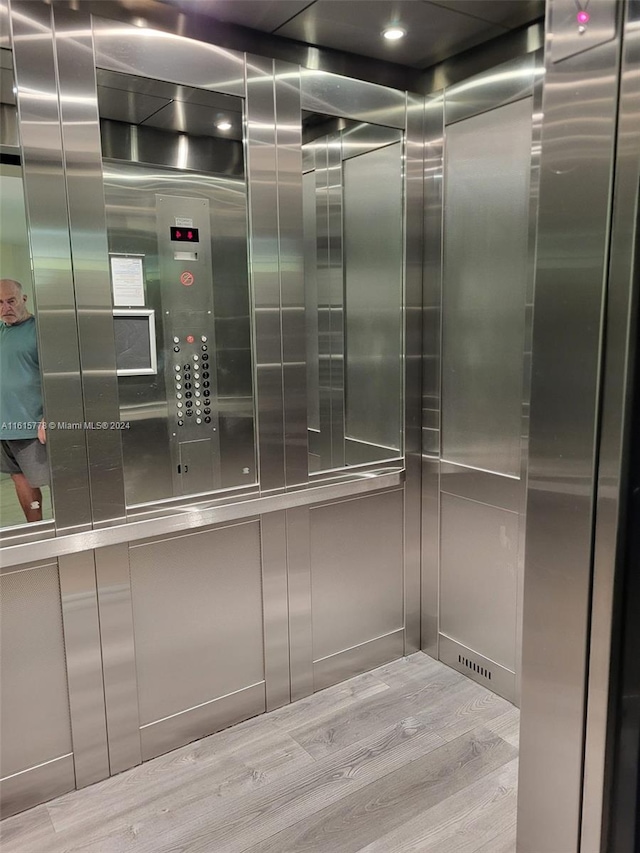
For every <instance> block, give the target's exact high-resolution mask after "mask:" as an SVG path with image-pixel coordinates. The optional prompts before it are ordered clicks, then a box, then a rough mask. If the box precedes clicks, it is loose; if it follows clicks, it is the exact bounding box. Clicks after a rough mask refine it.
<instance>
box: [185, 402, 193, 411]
mask: <svg viewBox="0 0 640 853" xmlns="http://www.w3.org/2000/svg"><path fill="white" fill-rule="evenodd" d="M186 405H187V409H190V408H191V406H193V401H192V400H187V404H186Z"/></svg>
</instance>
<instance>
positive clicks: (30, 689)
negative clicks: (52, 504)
mask: <svg viewBox="0 0 640 853" xmlns="http://www.w3.org/2000/svg"><path fill="white" fill-rule="evenodd" d="M0 616H1V619H0V638H1V640H2V642H1V643H0V664H1V669H2V691H1V692H0V721H1V727H0V776H2V777H3V778H4V777H7V776H12V775H14V774H16V773H19V772H21V771H24V770H27V769H28V768H30V767H35V766H36V765H38V764H45V763H46V762H49V761H53V760H54V759H57V758H60V757H61V756H63V755H67V754H68V753H70V752H71V751H72V746H71V722H70V718H69V694H68V690H67V673H66V669H65V648H64V636H63V631H62V606H61V602H60V583H59V580H58V567H57V565H56V564H55V563H51V564H49V565H46V564H45V565H38V566H36V567H34V568H30V569H27V570H23V571H18V572H14V573H12V574H6V575H3V576H2V577H0Z"/></svg>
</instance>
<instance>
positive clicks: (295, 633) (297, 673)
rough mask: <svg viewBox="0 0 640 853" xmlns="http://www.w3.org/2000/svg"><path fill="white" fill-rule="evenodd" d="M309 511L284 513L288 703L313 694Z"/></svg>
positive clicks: (301, 508) (297, 509) (292, 510)
mask: <svg viewBox="0 0 640 853" xmlns="http://www.w3.org/2000/svg"><path fill="white" fill-rule="evenodd" d="M309 523H310V519H309V507H298V508H296V509H290V510H287V588H288V593H289V645H290V650H289V655H290V664H289V668H290V671H291V701H292V702H295V701H296V700H297V699H302V698H303V697H304V696H308V695H309V694H310V693H313V636H312V630H311V554H310V550H309V546H310V530H309Z"/></svg>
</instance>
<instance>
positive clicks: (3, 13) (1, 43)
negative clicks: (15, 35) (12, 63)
mask: <svg viewBox="0 0 640 853" xmlns="http://www.w3.org/2000/svg"><path fill="white" fill-rule="evenodd" d="M10 30H11V26H10V24H9V0H0V47H2V48H3V49H4V48H8V47H10V46H11V33H10Z"/></svg>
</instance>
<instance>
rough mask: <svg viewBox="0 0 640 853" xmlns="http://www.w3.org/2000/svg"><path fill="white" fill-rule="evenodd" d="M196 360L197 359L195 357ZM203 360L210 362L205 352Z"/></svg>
mask: <svg viewBox="0 0 640 853" xmlns="http://www.w3.org/2000/svg"><path fill="white" fill-rule="evenodd" d="M194 358H195V355H194ZM202 360H203V361H209V356H208V354H207V353H206V352H205V354H204V355H203V356H202Z"/></svg>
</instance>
